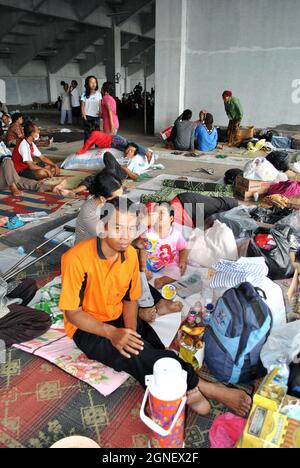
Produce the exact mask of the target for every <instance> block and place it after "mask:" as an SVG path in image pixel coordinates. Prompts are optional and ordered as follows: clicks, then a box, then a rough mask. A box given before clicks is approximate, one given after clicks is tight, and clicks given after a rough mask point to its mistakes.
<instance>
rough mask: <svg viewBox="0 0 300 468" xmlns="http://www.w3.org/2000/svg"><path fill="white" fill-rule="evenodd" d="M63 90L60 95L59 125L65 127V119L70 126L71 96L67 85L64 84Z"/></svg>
mask: <svg viewBox="0 0 300 468" xmlns="http://www.w3.org/2000/svg"><path fill="white" fill-rule="evenodd" d="M63 86H64V90H63V92H62V93H61V101H62V102H61V119H60V124H61V125H65V123H66V119H68V124H69V125H72V107H71V95H70V87H69V85H68V83H65V84H64V85H63Z"/></svg>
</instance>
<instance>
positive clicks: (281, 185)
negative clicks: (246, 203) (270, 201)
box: [268, 180, 300, 198]
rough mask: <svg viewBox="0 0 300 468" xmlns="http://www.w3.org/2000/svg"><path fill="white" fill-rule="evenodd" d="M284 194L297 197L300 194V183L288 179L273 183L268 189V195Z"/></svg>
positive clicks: (288, 196)
mask: <svg viewBox="0 0 300 468" xmlns="http://www.w3.org/2000/svg"><path fill="white" fill-rule="evenodd" d="M276 194H280V195H284V196H285V197H287V198H292V197H297V196H298V195H300V183H299V182H296V181H291V180H288V181H287V182H278V183H276V184H272V185H271V187H270V188H269V190H268V195H276Z"/></svg>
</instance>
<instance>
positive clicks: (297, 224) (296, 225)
mask: <svg viewBox="0 0 300 468" xmlns="http://www.w3.org/2000/svg"><path fill="white" fill-rule="evenodd" d="M277 226H290V227H291V228H293V229H295V231H297V232H300V211H298V210H297V211H294V212H293V213H292V214H291V215H289V216H287V217H285V218H282V219H281V220H280V221H278V222H277V223H276V227H277Z"/></svg>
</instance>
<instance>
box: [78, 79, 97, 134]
mask: <svg viewBox="0 0 300 468" xmlns="http://www.w3.org/2000/svg"><path fill="white" fill-rule="evenodd" d="M101 101H102V96H101V93H100V91H99V85H98V80H97V78H96V77H95V76H88V77H87V78H86V80H85V92H84V93H83V95H82V96H81V115H82V118H83V121H84V141H87V140H88V138H89V136H90V129H91V127H92V126H95V125H96V126H97V127H98V128H99V130H100V108H101Z"/></svg>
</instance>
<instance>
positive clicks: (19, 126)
mask: <svg viewBox="0 0 300 468" xmlns="http://www.w3.org/2000/svg"><path fill="white" fill-rule="evenodd" d="M11 119H12V124H11V126H10V127H9V129H8V131H7V135H6V144H7V146H8V147H12V146H16V145H17V143H18V142H19V141H20V140H23V138H24V127H23V124H24V117H23V115H22V114H20V112H16V113H15V114H13V115H12V118H11Z"/></svg>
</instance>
